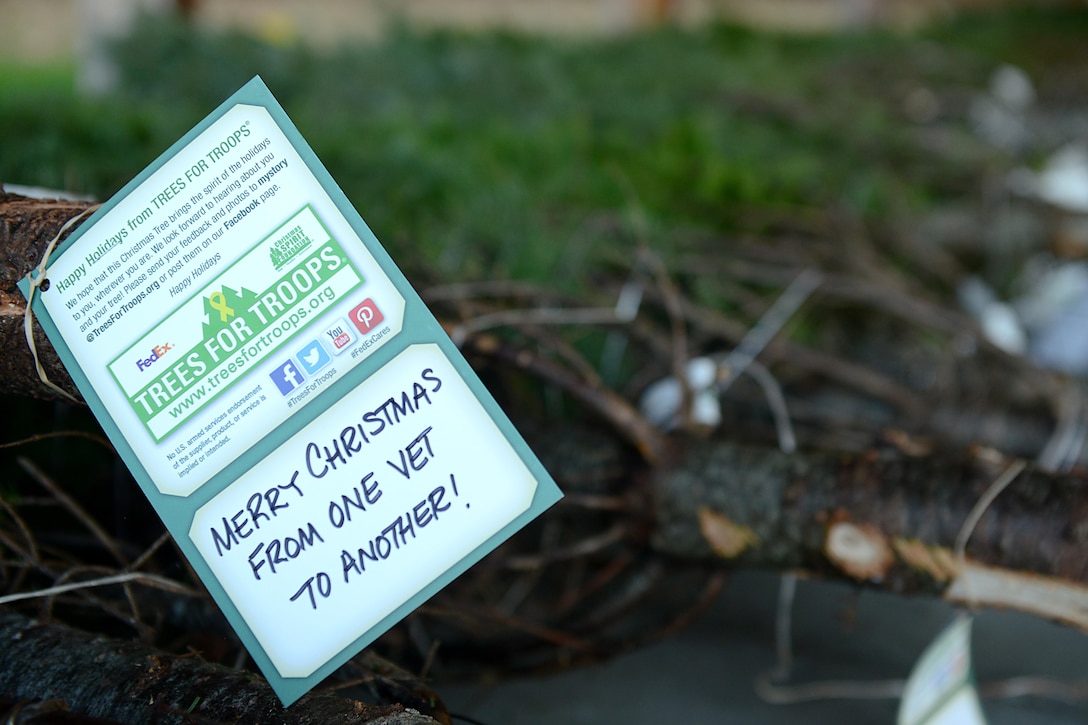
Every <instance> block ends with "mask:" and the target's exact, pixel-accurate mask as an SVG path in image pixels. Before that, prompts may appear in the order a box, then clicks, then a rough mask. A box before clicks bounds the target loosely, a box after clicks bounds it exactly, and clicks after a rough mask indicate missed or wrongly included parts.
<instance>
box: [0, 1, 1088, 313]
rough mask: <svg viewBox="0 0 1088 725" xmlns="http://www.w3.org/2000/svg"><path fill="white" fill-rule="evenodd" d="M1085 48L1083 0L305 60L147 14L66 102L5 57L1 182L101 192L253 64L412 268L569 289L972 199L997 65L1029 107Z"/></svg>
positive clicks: (446, 35)
mask: <svg viewBox="0 0 1088 725" xmlns="http://www.w3.org/2000/svg"><path fill="white" fill-rule="evenodd" d="M1085 39H1088V13H1085V12H1083V11H1080V10H1077V9H1067V10H1047V11H1042V10H1031V9H1020V10H1012V11H1008V10H1006V11H1002V12H999V13H991V14H986V15H976V16H964V17H961V18H959V19H957V20H954V21H950V22H945V23H942V24H940V25H937V26H931V27H928V28H926V29H923V30H920V31H914V32H910V33H906V32H901V33H896V32H893V31H887V30H871V31H858V32H852V33H845V34H836V35H827V36H791V35H780V34H773V33H767V32H755V31H750V30H746V29H742V28H739V27H733V26H727V25H710V26H707V27H703V28H700V29H696V30H691V29H685V30H681V29H675V28H669V27H664V28H660V29H653V30H644V31H640V32H637V33H633V34H630V35H626V36H623V37H617V38H608V39H595V40H575V39H561V38H542V37H533V36H527V35H518V34H513V33H510V32H501V31H497V32H489V33H473V34H468V33H462V32H455V31H430V32H419V31H413V30H411V29H408V28H400V29H399V30H396V31H394V32H392V33H391V34H390V35H388V36H387V37H385V38H383V39H381V40H379V41H376V42H368V43H360V44H357V45H351V46H342V47H338V48H332V49H323V50H317V49H314V48H309V47H304V46H302V45H295V44H272V43H269V42H265V41H262V40H260V39H257V38H255V37H250V36H244V35H241V34H238V33H237V32H212V31H207V30H197V29H195V28H193V27H192V26H189V25H187V24H185V23H182V22H179V21H172V20H169V19H162V18H160V19H151V18H148V19H145V20H144V21H143V22H141V23H140V24H139V25H138V27H137V28H136V30H135V32H133V33H132V34H131V36H130V37H129V38H128V39H127V40H124V41H123V42H121V43H120V44H119V45H118V46H117V47H116V57H117V59H118V62H119V64H120V69H121V84H120V87H121V89H122V90H121V91H120V92H118V93H116V94H113V95H110V96H108V97H100V98H84V97H78V96H76V95H75V94H74V92H73V90H72V88H73V82H72V78H73V69H71V68H67V67H58V66H53V67H47V68H34V69H30V68H26V67H8V68H2V67H0V138H2V139H4V141H3V144H4V151H3V154H2V155H0V179H3V180H5V181H7V182H14V183H20V184H35V185H43V186H46V187H50V188H56V189H64V190H68V191H74V192H82V193H88V194H92V195H94V196H95V197H97V198H99V199H105V198H108V197H109V196H110V195H111V194H113V193H114V192H115V191H116V190H118V189H119V188H120V187H121V186H122V185H123V184H124V183H125V182H126V181H127V180H128V179H130V178H131V177H132V176H134V175H135V174H136V173H137V172H138V171H139V170H140V169H142V168H143V167H144V166H145V165H147V164H148V163H149V162H151V161H152V160H153V159H154V158H155V157H156V156H157V155H158V154H159V153H161V152H162V151H163V150H165V149H166V148H167V147H168V146H169V145H170V144H171V143H172V142H173V141H174V140H176V139H177V138H178V137H179V136H180V135H182V134H183V133H184V132H185V131H186V130H188V128H189V127H191V126H192V125H193V124H194V123H195V122H197V121H198V120H199V119H200V118H202V117H203V116H204V115H205V114H207V113H208V112H209V111H210V110H212V109H213V108H214V107H216V106H217V105H218V104H219V103H220V102H222V101H223V100H224V99H225V98H226V97H227V96H228V95H229V94H230V93H232V92H233V91H234V90H235V89H236V88H237V87H239V86H240V85H241V84H243V83H244V82H245V81H246V80H248V79H249V78H250V77H252V76H253V75H255V74H260V75H261V76H262V77H263V78H264V80H265V82H266V83H267V84H268V85H269V86H270V88H271V89H272V91H273V93H275V94H276V96H277V97H278V98H279V99H280V101H281V103H282V104H283V105H284V107H285V108H286V110H287V112H288V114H289V115H290V116H291V117H292V118H293V120H294V121H295V123H296V125H297V126H298V127H299V129H300V130H301V132H302V134H303V136H304V137H305V138H306V139H307V140H308V141H309V142H310V144H311V145H312V146H313V147H314V149H315V151H316V152H317V155H318V156H319V157H320V158H321V159H322V160H323V161H324V163H325V164H326V165H327V166H328V168H329V170H330V171H331V173H332V175H333V177H334V178H335V179H337V180H338V181H339V183H340V185H341V186H342V187H343V189H344V191H345V192H346V193H347V195H348V197H349V198H350V199H351V200H352V201H353V202H354V203H355V205H356V206H357V208H358V209H359V210H360V212H361V214H362V215H363V217H364V219H366V220H367V222H368V223H369V224H370V225H371V227H372V228H373V229H374V230H375V232H376V234H377V236H378V238H379V239H381V240H382V241H383V243H384V244H386V245H387V247H389V248H390V251H391V252H392V254H393V256H394V258H395V259H397V260H398V261H399V262H400V263H402V264H404V265H405V266H406V267H407V268H408V270H409V272H410V274H412V273H414V274H415V275H427V276H429V277H431V278H433V279H440V280H444V281H467V280H475V279H496V278H519V279H530V280H537V281H546V282H547V283H548V284H549V285H554V286H555V287H556V288H559V289H563V290H564V291H568V292H586V291H587V288H589V289H591V286H590V284H589V283H590V282H591V278H592V275H593V270H594V269H595V268H596V265H598V264H600V263H601V262H602V261H606V260H609V259H611V260H613V261H616V260H622V259H624V258H626V257H628V256H629V248H630V246H631V245H632V244H634V243H640V242H641V243H646V244H650V245H652V247H653V248H654V249H655V251H656V252H657V253H658V254H660V255H662V257H663V258H664V259H665V260H666V261H667V262H674V261H676V260H677V255H683V254H691V255H704V254H712V255H728V254H729V253H730V249H731V248H733V247H735V246H736V245H737V244H738V243H740V242H743V241H744V240H746V239H751V238H753V237H760V238H766V237H768V236H773V235H774V234H775V233H781V232H788V233H795V232H796V233H800V234H802V235H811V236H817V237H825V236H828V235H829V234H831V235H833V234H834V233H835V232H834V229H835V228H836V224H837V222H835V221H834V220H842V219H843V218H848V219H849V220H850V224H859V225H863V226H864V227H865V228H867V229H869V230H871V231H872V233H873V234H874V235H875V236H876V237H877V238H879V237H880V236H881V233H882V230H890V229H894V228H896V227H897V225H901V224H903V223H904V222H905V221H906V220H909V219H911V218H916V217H918V216H919V215H921V214H924V213H925V212H926V211H927V210H929V209H931V208H933V207H934V206H935V205H938V204H941V203H945V202H947V201H948V200H949V199H962V198H964V197H976V196H978V195H979V194H980V193H981V191H982V186H981V183H980V182H984V181H985V180H986V179H988V178H989V179H994V178H998V177H999V176H1000V175H1001V174H1004V173H1005V172H1007V171H1008V169H1010V168H1011V167H1012V165H1013V164H1015V163H1019V162H1020V161H1021V159H1018V158H1015V155H1014V154H1010V153H1008V152H1007V151H1005V150H1002V149H997V148H995V147H994V146H992V145H991V144H988V143H986V142H985V141H984V140H981V139H979V137H978V136H977V135H976V134H974V133H973V132H972V129H971V128H970V124H969V119H968V117H967V105H968V101H969V99H970V98H971V97H972V95H973V94H978V93H981V92H982V91H983V89H984V88H985V86H986V83H987V81H988V79H989V77H990V75H991V74H992V72H993V71H994V69H995V68H996V67H997V66H998V65H1000V64H1002V63H1012V64H1016V65H1018V66H1019V67H1021V68H1023V69H1024V70H1025V71H1026V72H1027V73H1028V74H1029V75H1030V76H1031V77H1032V78H1033V79H1035V81H1036V83H1037V92H1038V94H1039V96H1040V98H1042V99H1047V98H1049V99H1051V100H1052V101H1054V102H1062V99H1067V98H1070V97H1073V96H1074V95H1075V94H1077V93H1079V94H1080V95H1081V96H1082V97H1083V96H1084V95H1085V94H1084V91H1085V90H1088V86H1086V85H1085V80H1086V76H1088V71H1085V69H1084V67H1085V65H1086V64H1085V63H1084V61H1085V50H1084V48H1085V43H1084V41H1085ZM912 99H913V100H912ZM919 99H921V100H919ZM912 103H913V104H914V106H918V105H919V104H922V107H912ZM1028 160H1029V161H1030V159H1028ZM889 233H890V232H889ZM675 269H677V270H678V273H682V270H683V265H682V264H681V265H678V266H676V267H675ZM919 271H920V272H922V273H929V272H930V271H929V270H919ZM709 286H710V285H701V287H702V288H706V287H709ZM702 293H703V294H711V292H710V291H709V290H707V289H702ZM706 301H708V302H718V303H721V302H724V300H713V299H711V300H706Z"/></svg>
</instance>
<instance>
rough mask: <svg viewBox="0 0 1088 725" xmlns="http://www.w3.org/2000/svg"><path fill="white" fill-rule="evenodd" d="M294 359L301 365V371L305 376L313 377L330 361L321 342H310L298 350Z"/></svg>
mask: <svg viewBox="0 0 1088 725" xmlns="http://www.w3.org/2000/svg"><path fill="white" fill-rule="evenodd" d="M295 357H296V358H298V361H299V362H300V363H302V369H303V370H305V371H306V374H307V375H313V374H314V373H316V372H317V371H318V370H320V369H321V368H323V367H325V365H326V364H327V363H328V362H329V360H331V359H332V358H330V357H329V353H327V352H325V348H324V347H323V346H322V345H321V340H311V341H310V344H309V345H307V346H306V347H304V348H302V349H301V350H299V351H298V354H297V355H295Z"/></svg>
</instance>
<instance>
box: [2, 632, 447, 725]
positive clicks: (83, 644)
mask: <svg viewBox="0 0 1088 725" xmlns="http://www.w3.org/2000/svg"><path fill="white" fill-rule="evenodd" d="M0 642H3V643H4V645H3V648H0V693H3V694H4V695H5V696H6V697H7V698H14V699H23V698H25V699H47V700H59V701H61V702H62V703H64V704H65V705H67V708H68V709H70V710H71V711H72V712H77V713H82V714H85V715H88V716H91V717H101V718H108V719H109V720H111V721H117V722H122V723H134V724H135V723H146V722H161V723H200V724H204V725H207V724H208V723H237V724H239V725H241V724H243V723H253V724H254V725H256V724H257V723H271V722H276V723H299V724H300V725H301V724H303V723H314V724H315V725H316V724H317V723H333V722H335V723H366V724H367V725H437V721H436V720H434V719H433V718H430V717H425V716H423V715H420V714H419V713H418V712H416V711H415V710H407V709H405V708H404V707H402V706H400V705H390V706H384V707H374V706H370V705H366V704H364V703H361V702H358V701H355V700H349V699H346V698H344V697H340V696H337V695H323V694H309V695H306V696H304V697H303V698H302V699H300V700H299V701H298V702H296V703H294V704H293V705H291V706H290V707H287V708H284V707H283V705H281V704H280V701H279V700H278V699H277V698H276V696H275V694H274V693H273V692H272V689H271V688H270V687H269V686H268V684H267V683H266V682H265V681H264V680H263V679H261V678H259V677H257V676H254V675H251V674H249V673H246V672H241V671H236V670H229V669H226V668H224V667H220V666H217V665H211V664H208V663H207V662H204V661H203V660H202V659H200V658H199V657H197V656H192V655H184V656H177V655H169V654H164V653H161V652H155V651H153V650H149V649H147V648H146V647H144V646H143V645H141V644H139V643H138V642H134V641H120V640H114V639H109V638H105V637H98V636H94V635H91V634H88V633H85V632H81V631H79V630H75V629H72V628H70V627H67V626H64V625H61V624H56V623H43V622H36V621H33V620H30V619H27V618H25V617H23V616H22V615H19V614H16V613H14V612H2V611H0Z"/></svg>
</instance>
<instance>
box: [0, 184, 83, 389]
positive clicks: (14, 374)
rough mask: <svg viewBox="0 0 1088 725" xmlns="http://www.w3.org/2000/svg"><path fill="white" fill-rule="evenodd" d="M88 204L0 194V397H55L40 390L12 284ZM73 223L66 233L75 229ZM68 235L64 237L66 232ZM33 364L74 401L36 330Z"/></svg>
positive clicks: (22, 304) (64, 374) (20, 301)
mask: <svg viewBox="0 0 1088 725" xmlns="http://www.w3.org/2000/svg"><path fill="white" fill-rule="evenodd" d="M89 206H91V204H89V203H88V202H81V201H64V200H55V199H54V200H41V199H28V198H26V197H23V196H19V195H18V194H9V193H6V192H3V191H0V351H2V352H3V354H0V393H15V394H18V395H26V396H31V397H35V398H42V399H53V398H57V397H59V396H58V394H57V393H56V392H55V391H54V390H52V389H51V388H49V386H47V385H45V384H44V383H43V382H42V381H41V379H40V378H39V376H38V374H37V371H36V370H35V367H34V357H33V355H32V354H31V352H30V346H29V345H28V344H27V340H26V333H25V331H24V328H23V316H24V315H25V313H26V299H25V298H24V297H23V295H22V293H21V292H20V291H19V288H18V286H17V285H18V282H19V280H21V279H22V278H23V277H25V276H26V275H27V273H28V272H30V270H32V269H34V268H36V267H37V266H38V265H39V264H40V263H41V259H42V254H43V253H44V252H45V248H46V247H47V246H48V245H49V242H50V240H52V239H53V237H55V236H56V235H57V233H58V232H59V231H60V230H61V227H63V226H64V224H65V222H67V221H68V220H69V219H72V218H73V217H75V216H78V215H79V214H80V213H81V212H83V211H84V210H85V209H87V207H89ZM80 223H82V220H81V221H80V222H77V223H76V224H74V225H73V226H72V230H75V229H76V228H78V227H79V224H80ZM68 233H70V232H68ZM34 343H35V346H36V348H37V351H38V360H39V361H40V362H41V364H42V367H43V369H44V370H45V372H46V374H47V375H48V377H49V379H50V380H51V381H53V383H54V384H55V385H58V386H59V387H60V388H61V389H63V390H65V391H66V392H68V393H70V394H71V395H73V396H75V397H77V398H78V397H79V391H77V390H76V387H75V384H74V383H73V382H72V378H71V376H69V375H68V371H67V370H65V369H64V365H63V364H61V361H60V358H59V357H58V356H57V353H56V350H54V349H53V346H52V344H50V342H49V340H48V339H47V338H46V336H45V334H44V333H43V332H42V330H41V328H40V327H38V326H37V325H35V331H34Z"/></svg>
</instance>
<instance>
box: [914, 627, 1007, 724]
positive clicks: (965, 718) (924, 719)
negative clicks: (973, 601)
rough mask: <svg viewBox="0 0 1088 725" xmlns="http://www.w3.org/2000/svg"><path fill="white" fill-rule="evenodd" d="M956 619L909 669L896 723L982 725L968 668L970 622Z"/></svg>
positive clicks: (972, 680) (976, 696)
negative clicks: (912, 667) (910, 669)
mask: <svg viewBox="0 0 1088 725" xmlns="http://www.w3.org/2000/svg"><path fill="white" fill-rule="evenodd" d="M972 621H973V620H972V619H971V618H970V617H967V616H960V617H957V618H956V621H954V622H953V623H952V624H950V625H949V626H948V627H946V628H945V629H944V630H943V631H942V632H941V633H940V634H939V635H938V636H937V638H936V639H934V640H933V642H932V643H930V645H929V647H927V648H926V650H925V652H923V653H922V656H921V657H920V658H919V659H918V662H917V663H916V664H915V665H914V669H913V670H912V671H911V674H910V678H909V679H908V680H907V684H906V687H905V688H904V690H903V699H902V701H901V702H900V703H899V717H898V718H897V720H896V722H897V723H898V725H986V718H985V716H984V715H983V714H982V705H981V703H980V702H979V699H978V693H977V692H976V691H975V686H974V673H973V671H972V667H971V622H972Z"/></svg>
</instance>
